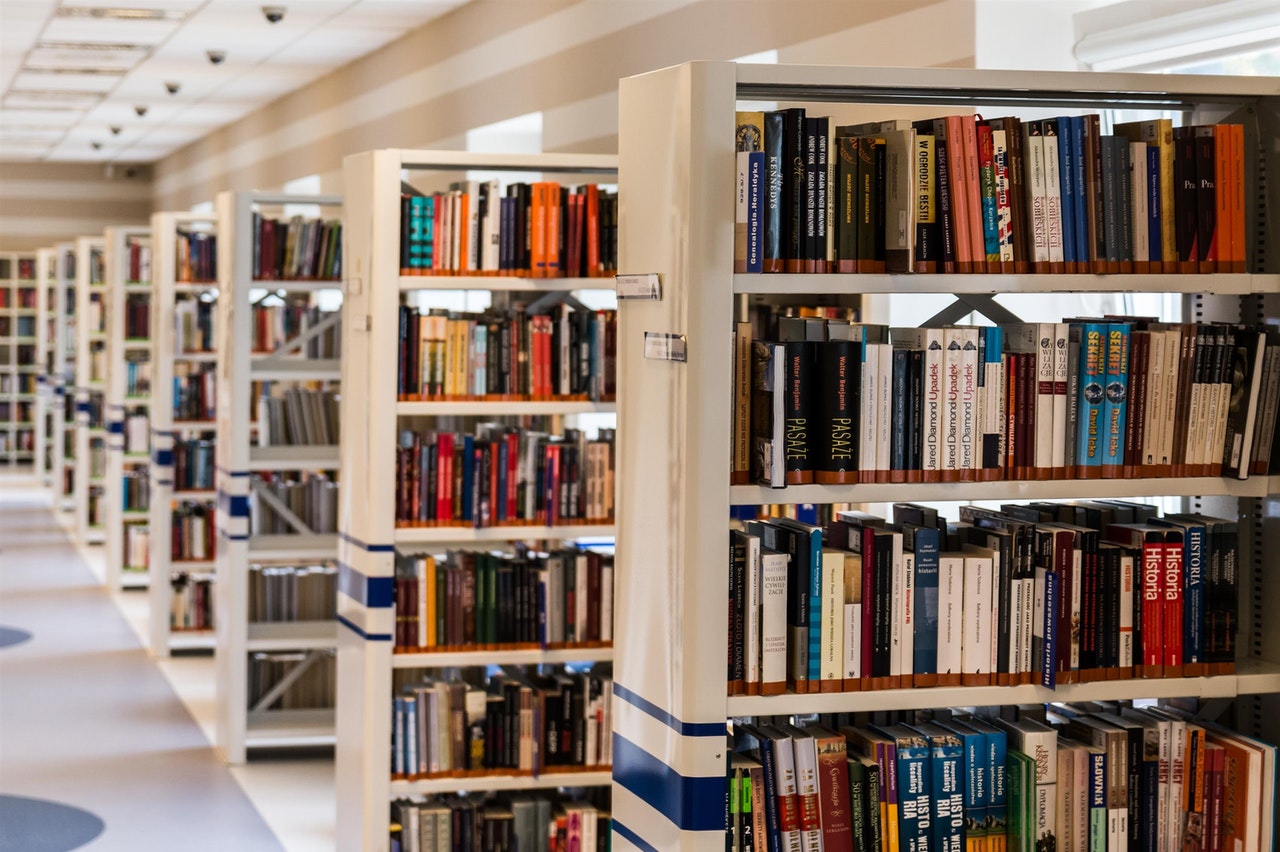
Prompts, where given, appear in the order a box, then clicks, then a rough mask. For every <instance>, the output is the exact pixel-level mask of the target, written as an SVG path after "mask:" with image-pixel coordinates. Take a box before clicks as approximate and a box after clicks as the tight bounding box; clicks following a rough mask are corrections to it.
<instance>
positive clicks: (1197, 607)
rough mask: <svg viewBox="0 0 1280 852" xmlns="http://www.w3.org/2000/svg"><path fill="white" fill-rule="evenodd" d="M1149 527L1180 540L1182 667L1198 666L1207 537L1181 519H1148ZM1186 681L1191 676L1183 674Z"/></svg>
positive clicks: (1201, 527)
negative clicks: (1171, 531) (1167, 530)
mask: <svg viewBox="0 0 1280 852" xmlns="http://www.w3.org/2000/svg"><path fill="white" fill-rule="evenodd" d="M1148 523H1150V524H1151V525H1152V526H1159V527H1177V528H1179V529H1181V530H1182V531H1183V536H1182V542H1183V544H1182V663H1183V665H1184V666H1186V665H1201V664H1203V663H1204V662H1205V655H1204V622H1205V618H1204V598H1205V572H1206V568H1207V566H1208V562H1209V533H1208V530H1207V529H1206V528H1205V525H1204V524H1203V523H1202V522H1200V521H1196V520H1194V519H1192V518H1189V517H1187V516H1185V515H1183V516H1180V517H1175V518H1152V519H1151V520H1150V521H1148ZM1184 674H1186V675H1187V676H1188V677H1190V676H1192V674H1195V673H1194V672H1184Z"/></svg>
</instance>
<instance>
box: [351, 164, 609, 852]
mask: <svg viewBox="0 0 1280 852" xmlns="http://www.w3.org/2000/svg"><path fill="white" fill-rule="evenodd" d="M467 170H481V171H483V172H486V173H490V174H492V173H498V174H506V175H508V176H509V179H510V180H523V179H533V180H537V179H539V178H528V177H527V175H528V174H529V173H535V174H544V175H546V176H547V177H546V179H547V180H554V179H561V180H564V181H566V182H572V181H580V182H588V181H591V180H596V179H603V181H604V182H606V183H610V182H612V180H613V178H614V175H616V172H617V159H616V158H615V157H613V156H601V155H569V154H559V155H550V154H548V155H501V154H479V153H463V152H449V151H411V150H384V151H373V152H366V153H362V154H357V155H353V156H349V157H347V158H346V160H345V162H344V177H343V185H344V187H346V194H345V206H344V218H345V221H346V223H347V231H346V258H345V261H344V266H345V277H346V286H347V289H346V292H345V295H344V307H343V329H342V339H343V357H342V388H343V392H342V403H341V419H342V430H343V439H342V443H341V455H342V470H343V471H344V482H343V488H342V491H341V493H340V498H339V499H340V509H339V519H340V526H339V546H338V559H339V580H338V587H339V593H338V620H339V622H340V627H339V630H338V695H339V701H338V709H337V746H336V751H335V757H336V761H337V775H338V779H339V781H338V841H337V842H338V846H340V847H342V848H352V849H355V848H360V849H367V850H383V852H385V850H387V849H389V848H390V837H389V827H390V823H389V820H388V816H389V811H390V809H389V804H390V802H391V800H392V799H393V798H396V797H406V796H418V795H424V794H431V793H447V792H456V791H475V792H479V791H486V790H510V789H520V790H531V789H536V788H558V787H586V786H601V785H605V784H608V783H609V773H608V771H606V770H603V769H601V768H598V767H597V768H588V769H587V771H566V772H560V771H556V772H552V771H547V772H544V773H543V774H542V775H540V776H537V777H533V776H528V775H524V776H522V775H519V774H503V775H495V774H492V773H485V774H481V775H471V776H470V777H461V776H462V775H469V773H455V775H457V776H458V777H448V778H432V779H428V780H392V762H391V756H390V754H389V749H388V747H387V744H388V743H389V742H390V741H391V735H392V711H393V701H392V699H393V691H392V690H393V677H394V676H395V675H396V674H397V672H403V670H406V669H412V668H431V669H439V668H446V669H452V668H454V667H459V668H475V667H483V666H494V665H510V666H537V665H551V664H558V663H562V662H567V661H575V662H587V661H599V662H603V661H609V660H612V657H613V652H612V649H611V648H590V649H585V648H584V649H572V650H570V651H560V650H543V649H536V648H535V649H532V650H529V649H521V650H509V651H463V652H458V653H453V652H450V653H394V652H393V641H392V640H393V631H394V628H395V610H394V603H393V600H394V595H393V588H394V582H395V577H396V552H397V549H398V548H403V550H404V551H405V552H413V551H420V550H423V549H424V548H427V549H430V552H432V553H440V552H443V549H444V548H445V547H447V546H453V547H467V546H469V545H472V546H474V545H480V547H481V548H482V549H485V550H488V549H490V547H491V543H493V542H497V541H513V540H526V539H535V538H536V539H543V540H562V541H567V540H573V539H576V538H578V537H581V536H598V535H610V536H611V535H612V532H613V528H612V525H608V526H601V525H591V526H572V525H568V526H552V527H536V526H523V527H510V526H508V527H501V526H493V527H489V528H483V529H472V528H469V527H468V528H459V527H414V528H398V527H397V525H396V488H395V470H396V458H397V447H398V440H397V438H398V435H399V433H400V430H402V429H405V428H411V427H421V426H423V425H424V424H435V423H440V424H442V428H446V429H452V428H470V427H469V425H468V426H465V427H464V426H463V425H462V424H472V423H475V422H478V421H479V420H481V419H483V420H486V421H489V420H495V419H497V418H510V417H513V416H518V415H535V414H536V415H550V416H555V417H565V418H569V417H572V416H574V415H580V414H584V413H588V412H612V411H613V405H612V404H610V403H601V404H594V403H583V402H577V401H569V402H559V401H542V402H506V401H504V402H488V401H465V402H404V401H397V388H396V381H395V378H394V377H395V376H396V375H397V367H398V361H399V351H398V350H399V347H398V344H397V338H398V336H399V330H398V326H399V321H400V320H399V317H400V307H401V305H402V304H403V303H404V302H405V300H406V298H412V297H413V294H415V293H416V292H419V291H486V292H488V293H490V294H491V295H492V298H493V300H494V305H495V306H502V305H510V304H512V300H513V299H515V300H525V299H528V298H529V297H530V296H538V295H539V294H542V293H548V292H564V291H575V290H585V289H592V290H596V289H602V288H607V289H612V281H611V280H610V279H601V278H584V279H564V278H561V279H539V280H535V279H531V278H523V277H516V276H507V275H496V274H489V275H462V274H460V275H442V276H430V275H428V276H401V274H400V273H401V268H400V255H399V248H400V245H399V240H400V229H399V227H398V223H399V222H400V199H401V181H402V180H405V181H408V182H410V183H412V184H414V185H415V186H417V185H418V182H422V183H424V184H425V183H428V182H430V181H432V180H435V179H436V178H438V177H440V176H441V175H447V176H448V177H447V178H446V179H445V180H442V181H437V185H439V186H441V187H443V185H444V184H445V183H447V181H448V180H455V179H459V178H461V177H462V175H463V173H465V172H466V171H467ZM525 294H527V295H525Z"/></svg>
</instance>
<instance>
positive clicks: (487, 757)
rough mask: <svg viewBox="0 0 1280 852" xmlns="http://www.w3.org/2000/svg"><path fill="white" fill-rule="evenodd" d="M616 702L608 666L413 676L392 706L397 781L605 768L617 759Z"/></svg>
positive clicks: (393, 754) (392, 748) (535, 773)
mask: <svg viewBox="0 0 1280 852" xmlns="http://www.w3.org/2000/svg"><path fill="white" fill-rule="evenodd" d="M406 674H407V675H411V673H408V672H407V673H406ZM612 698H613V675H612V672H611V671H610V670H609V667H608V666H603V665H600V666H596V667H595V668H593V669H592V670H591V671H589V672H572V671H568V670H566V671H563V672H561V673H559V674H530V675H527V676H513V675H502V676H496V677H493V678H491V679H489V680H488V682H483V681H478V682H475V683H468V682H464V681H462V680H456V679H436V678H424V677H420V678H418V679H416V680H414V679H409V680H407V681H406V682H405V683H404V685H403V686H401V687H400V688H398V689H397V695H396V697H395V699H394V702H393V707H392V714H393V718H392V733H391V754H392V764H391V765H392V777H393V778H411V779H417V778H433V777H466V776H483V775H486V774H490V775H513V774H516V775H519V774H526V775H540V774H543V773H546V772H555V771H557V770H561V769H564V768H567V767H573V768H574V769H575V770H583V769H589V768H595V767H607V766H608V765H609V764H610V761H611V759H612V755H613V750H612V742H611V740H612V736H611V734H612V728H611V725H612V718H613V717H612V714H611V709H610V708H611V702H612Z"/></svg>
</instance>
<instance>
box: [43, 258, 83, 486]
mask: <svg viewBox="0 0 1280 852" xmlns="http://www.w3.org/2000/svg"><path fill="white" fill-rule="evenodd" d="M53 251H54V259H53V267H54V280H55V282H56V284H55V293H56V296H55V299H54V302H53V306H52V308H51V313H52V314H53V318H54V329H53V341H52V344H53V377H52V380H51V381H50V390H51V391H52V393H53V404H52V408H53V411H52V430H51V434H50V439H49V440H50V443H51V445H52V464H53V469H52V475H53V495H54V501H55V504H56V505H57V506H59V507H60V508H62V509H63V510H69V509H71V508H73V507H74V505H75V502H74V501H75V475H76V474H75V452H76V449H75V432H76V430H75V418H76V407H75V384H76V339H77V338H76V244H75V243H74V242H65V243H59V244H58V245H56V246H54V248H53Z"/></svg>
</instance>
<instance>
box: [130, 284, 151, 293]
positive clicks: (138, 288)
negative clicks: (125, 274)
mask: <svg viewBox="0 0 1280 852" xmlns="http://www.w3.org/2000/svg"><path fill="white" fill-rule="evenodd" d="M124 289H125V290H126V291H128V292H130V293H150V292H151V282H150V281H126V282H125V284H124Z"/></svg>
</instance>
